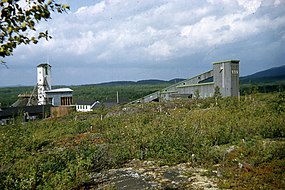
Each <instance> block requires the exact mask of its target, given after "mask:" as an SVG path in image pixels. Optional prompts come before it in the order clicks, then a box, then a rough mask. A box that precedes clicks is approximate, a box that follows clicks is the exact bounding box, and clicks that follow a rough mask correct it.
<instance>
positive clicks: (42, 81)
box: [37, 63, 51, 105]
mask: <svg viewBox="0 0 285 190" xmlns="http://www.w3.org/2000/svg"><path fill="white" fill-rule="evenodd" d="M37 88H38V105H45V104H47V102H46V100H47V97H46V93H45V91H48V90H51V66H50V65H49V64H47V63H43V64H39V65H38V66H37Z"/></svg>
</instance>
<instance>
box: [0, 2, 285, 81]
mask: <svg viewBox="0 0 285 190" xmlns="http://www.w3.org/2000/svg"><path fill="white" fill-rule="evenodd" d="M60 2H62V3H67V4H69V5H70V6H71V10H70V11H69V12H68V14H53V15H52V18H53V19H52V20H49V21H48V22H43V23H40V24H39V25H38V29H42V30H44V29H48V30H49V32H50V34H51V35H52V36H53V39H52V40H50V41H41V42H40V43H38V44H37V45H29V46H19V47H18V48H17V49H16V50H15V52H14V55H13V56H11V57H8V58H6V59H5V61H6V62H7V64H8V67H9V68H8V69H6V68H5V67H4V66H2V67H0V86H14V85H35V83H36V66H37V65H38V64H40V63H43V62H46V61H47V60H48V61H49V63H50V65H52V84H53V85H58V84H60V85H78V84H94V83H101V82H106V81H116V80H132V81H137V80H142V79H164V80H169V79H173V78H188V77H191V76H194V75H196V74H199V73H201V72H205V71H208V70H210V69H212V62H215V61H221V60H229V59H239V60H240V61H241V62H240V71H241V72H240V74H241V75H242V76H244V75H248V74H252V73H254V72H257V71H261V70H264V69H268V68H271V67H276V66H280V65H284V64H285V63H284V60H285V47H284V44H285V11H284V10H285V1H284V0H250V1H249V0H205V1H201V0H191V1H190V0H155V1H154V0H105V1H104V0H93V1H92V0H81V1H78V0H61V1H60Z"/></svg>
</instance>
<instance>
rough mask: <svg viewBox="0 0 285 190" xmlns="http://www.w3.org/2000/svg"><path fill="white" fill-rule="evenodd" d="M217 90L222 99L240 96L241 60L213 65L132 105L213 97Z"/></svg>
mask: <svg viewBox="0 0 285 190" xmlns="http://www.w3.org/2000/svg"><path fill="white" fill-rule="evenodd" d="M215 88H216V89H219V91H220V94H221V95H222V97H227V96H238V95H239V60H227V61H220V62H214V63H213V69H212V70H210V71H207V72H205V73H202V74H200V75H197V76H195V77H192V78H189V79H186V80H184V81H181V82H179V83H176V84H174V85H171V86H169V87H167V88H164V89H162V90H160V91H157V92H154V93H152V94H149V95H147V96H145V97H143V98H140V99H138V100H136V101H134V102H132V103H146V102H151V101H167V100H173V99H178V98H195V97H196V98H197V96H199V98H207V97H213V96H214V93H215Z"/></svg>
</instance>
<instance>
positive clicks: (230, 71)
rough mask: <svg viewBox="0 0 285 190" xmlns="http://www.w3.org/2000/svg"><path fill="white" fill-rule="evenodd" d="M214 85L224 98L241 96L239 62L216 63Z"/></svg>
mask: <svg viewBox="0 0 285 190" xmlns="http://www.w3.org/2000/svg"><path fill="white" fill-rule="evenodd" d="M213 65H214V85H215V87H216V86H218V87H219V89H220V92H221V94H222V96H223V97H226V96H238V95H239V61H238V60H231V61H221V62H214V63H213Z"/></svg>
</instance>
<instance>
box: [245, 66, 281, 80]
mask: <svg viewBox="0 0 285 190" xmlns="http://www.w3.org/2000/svg"><path fill="white" fill-rule="evenodd" d="M240 81H241V83H242V84H247V83H276V82H282V81H285V65H283V66H280V67H273V68H270V69H267V70H264V71H260V72H257V73H254V74H252V75H248V76H244V77H240Z"/></svg>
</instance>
